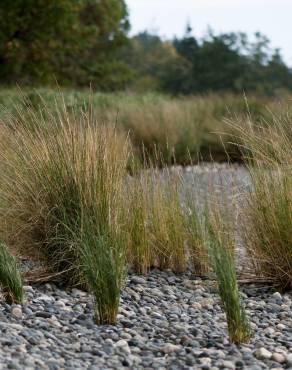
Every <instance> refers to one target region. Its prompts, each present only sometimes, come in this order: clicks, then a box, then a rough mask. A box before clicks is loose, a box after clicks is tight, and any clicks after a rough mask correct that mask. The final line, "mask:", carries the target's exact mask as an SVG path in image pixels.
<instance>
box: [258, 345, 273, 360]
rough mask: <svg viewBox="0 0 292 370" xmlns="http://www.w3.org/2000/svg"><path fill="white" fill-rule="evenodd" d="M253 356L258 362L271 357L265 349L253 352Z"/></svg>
mask: <svg viewBox="0 0 292 370" xmlns="http://www.w3.org/2000/svg"><path fill="white" fill-rule="evenodd" d="M255 356H256V357H257V358H258V359H260V360H266V359H270V358H271V357H272V353H271V352H270V351H268V350H267V349H266V348H263V347H261V348H259V349H258V350H256V351H255Z"/></svg>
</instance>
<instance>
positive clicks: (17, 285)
mask: <svg viewBox="0 0 292 370" xmlns="http://www.w3.org/2000/svg"><path fill="white" fill-rule="evenodd" d="M0 286H1V288H2V294H3V296H4V299H5V301H6V302H7V303H8V304H12V303H17V304H19V303H21V302H22V299H23V287H22V278H21V274H20V271H19V269H18V266H17V261H16V258H15V257H14V256H12V254H11V253H10V252H9V251H8V249H7V247H6V246H5V245H4V244H3V243H0Z"/></svg>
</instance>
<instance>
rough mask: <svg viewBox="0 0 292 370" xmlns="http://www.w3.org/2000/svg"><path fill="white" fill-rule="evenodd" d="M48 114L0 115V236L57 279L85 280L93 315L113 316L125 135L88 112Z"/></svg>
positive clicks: (119, 268) (120, 268) (120, 266)
mask: <svg viewBox="0 0 292 370" xmlns="http://www.w3.org/2000/svg"><path fill="white" fill-rule="evenodd" d="M48 116H49V117H50V121H49V122H48V121H47V119H48ZM48 116H47V117H46V124H44V122H43V121H42V120H39V119H40V117H39V116H38V117H37V119H36V116H34V113H33V112H32V115H31V116H30V119H29V120H28V121H25V122H23V121H17V119H15V117H13V118H12V120H11V121H5V122H2V125H1V137H0V152H1V153H0V157H1V172H2V181H1V184H0V204H1V208H0V233H1V237H2V238H3V240H4V241H5V242H6V243H7V245H8V246H10V247H12V248H15V249H17V250H18V251H19V252H20V253H24V254H31V255H33V256H34V257H36V258H41V259H42V260H44V261H45V262H46V264H47V265H48V266H50V268H51V269H52V270H53V271H56V272H61V273H63V280H64V281H68V282H70V283H71V284H86V285H87V286H88V287H89V289H90V290H91V291H92V292H93V293H94V296H95V298H96V302H97V306H96V319H97V322H98V323H114V322H115V320H116V314H117V309H118V301H119V294H120V287H121V283H122V279H123V274H124V264H125V251H126V240H125V237H124V233H123V231H122V219H123V215H122V212H123V207H122V196H121V195H122V188H123V183H124V179H125V176H126V168H127V164H128V151H129V147H128V143H127V139H126V138H125V137H121V136H119V135H118V134H117V132H116V130H115V129H114V128H111V127H109V126H108V127H104V126H100V125H98V123H97V122H96V121H95V120H94V118H93V116H92V115H91V111H89V112H88V113H86V114H85V113H82V114H78V118H76V117H75V116H74V113H71V114H68V112H67V111H66V108H63V110H62V111H60V112H59V114H58V115H55V116H50V115H49V114H48ZM26 122H27V123H26Z"/></svg>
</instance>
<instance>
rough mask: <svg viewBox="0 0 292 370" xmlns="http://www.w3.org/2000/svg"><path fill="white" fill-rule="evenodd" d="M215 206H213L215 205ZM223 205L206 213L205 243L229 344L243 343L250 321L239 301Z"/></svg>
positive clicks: (231, 233) (248, 334)
mask: <svg viewBox="0 0 292 370" xmlns="http://www.w3.org/2000/svg"><path fill="white" fill-rule="evenodd" d="M214 207H215V208H214ZM224 214H225V212H224V213H222V206H221V205H220V206H219V205H218V204H216V205H215V206H214V205H213V206H212V209H211V210H210V209H207V210H206V212H205V217H204V223H205V228H206V239H205V245H206V247H207V250H208V253H209V258H210V264H211V267H212V269H213V270H214V272H215V274H216V277H217V282H218V287H219V295H220V298H221V302H222V305H223V309H224V311H225V314H226V318H227V325H228V333H229V338H230V341H231V342H232V343H236V344H240V343H246V342H248V341H249V339H250V337H251V330H250V325H249V321H248V319H247V316H246V313H245V310H244V307H243V303H242V301H241V297H240V293H239V289H238V283H237V276H236V269H235V263H234V249H235V240H234V230H233V231H232V229H230V226H229V222H228V221H226V218H225V217H224V216H223V215H224Z"/></svg>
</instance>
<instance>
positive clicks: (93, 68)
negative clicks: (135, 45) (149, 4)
mask: <svg viewBox="0 0 292 370" xmlns="http://www.w3.org/2000/svg"><path fill="white" fill-rule="evenodd" d="M0 21H1V22H0V78H1V80H2V82H7V83H9V82H10V83H11V82H21V83H34V84H35V83H48V82H52V81H54V80H55V78H56V79H57V80H58V81H59V82H60V83H66V82H68V83H70V84H72V83H73V84H75V85H87V86H88V85H89V83H91V82H92V84H93V85H95V86H96V87H102V88H107V89H114V88H117V87H118V88H120V86H121V84H124V82H122V83H121V81H123V80H124V79H125V77H124V76H126V75H127V73H128V71H127V68H126V67H125V65H124V64H121V63H119V61H118V60H117V57H116V51H117V49H118V48H119V47H120V46H121V45H123V44H124V43H125V42H126V40H127V37H126V35H127V31H128V29H129V22H128V14H127V8H126V5H125V2H124V0H14V1H10V0H2V1H1V2H0ZM112 76H114V78H113V77H112Z"/></svg>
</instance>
